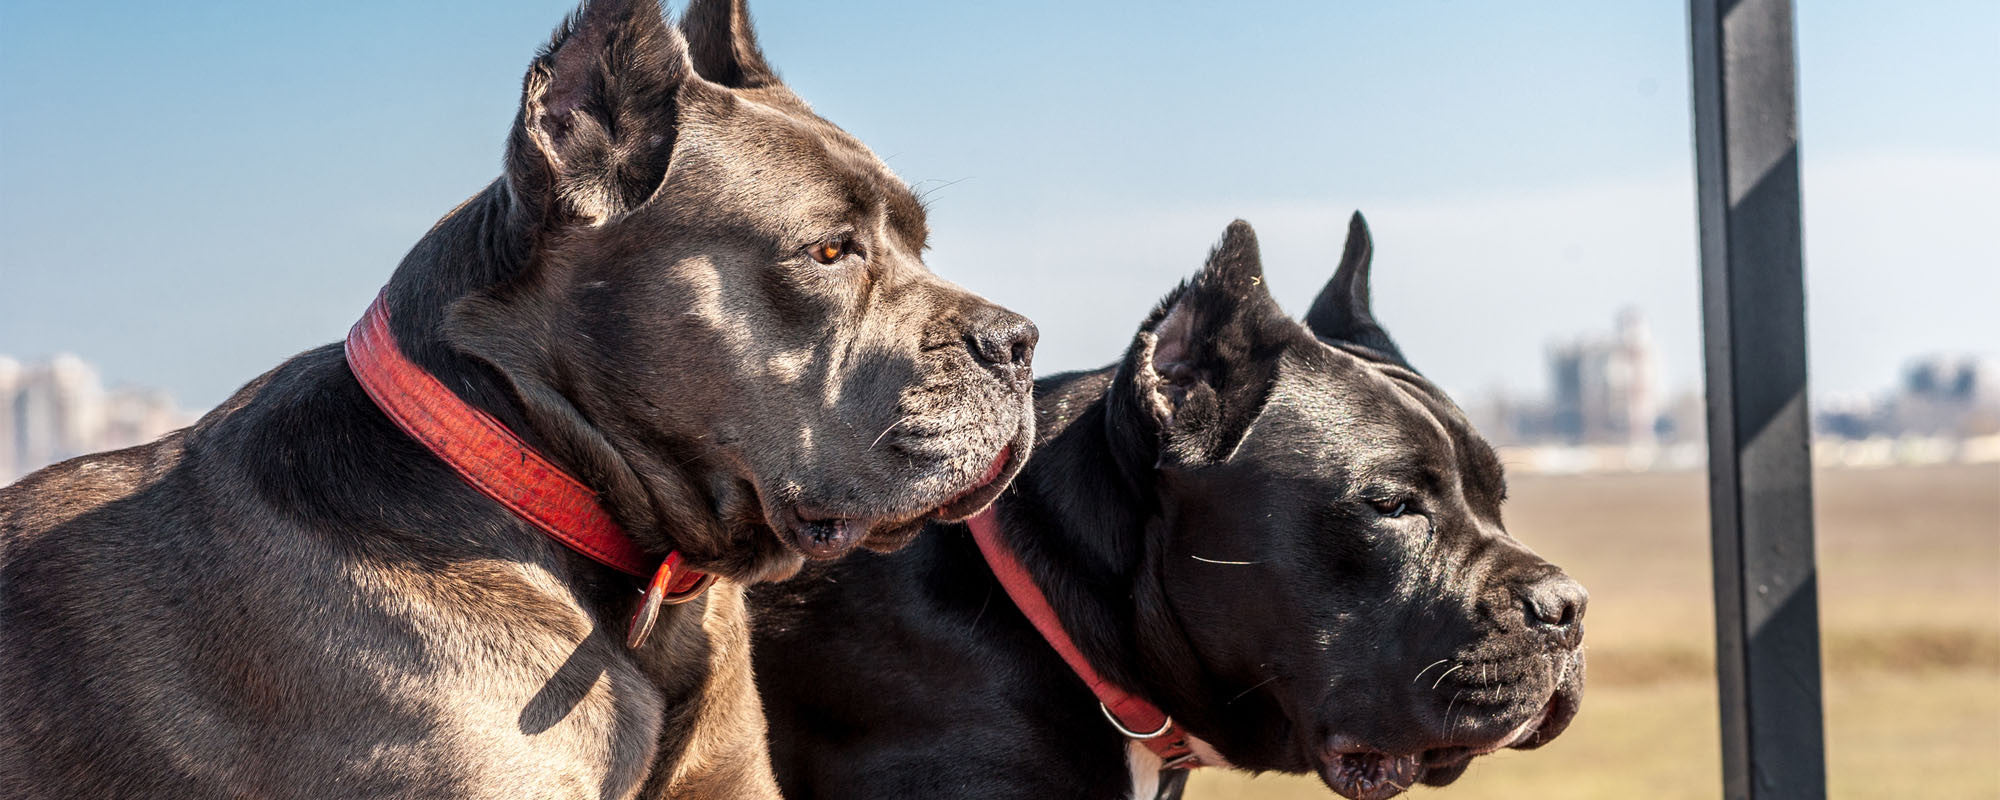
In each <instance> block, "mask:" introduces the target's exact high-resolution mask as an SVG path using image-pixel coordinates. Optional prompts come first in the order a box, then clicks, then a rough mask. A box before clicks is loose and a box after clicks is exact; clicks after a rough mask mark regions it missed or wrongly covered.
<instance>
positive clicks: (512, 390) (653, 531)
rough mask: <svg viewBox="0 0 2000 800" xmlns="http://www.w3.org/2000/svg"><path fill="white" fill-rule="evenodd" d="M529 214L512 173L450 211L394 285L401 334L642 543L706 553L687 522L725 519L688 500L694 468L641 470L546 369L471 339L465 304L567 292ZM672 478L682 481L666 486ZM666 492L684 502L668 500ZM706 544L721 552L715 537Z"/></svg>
mask: <svg viewBox="0 0 2000 800" xmlns="http://www.w3.org/2000/svg"><path fill="white" fill-rule="evenodd" d="M525 217H526V213H525V212H524V210H523V209H522V207H521V204H520V203H519V201H518V200H517V199H516V198H515V197H514V195H513V193H512V191H511V190H510V189H509V188H508V185H507V182H506V181H505V179H502V180H498V181H495V182H494V183H492V184H491V185H489V186H488V187H487V188H486V189H485V190H484V191H482V192H480V193H479V194H477V195H474V196H473V197H472V198H471V199H468V200H466V201H465V202H464V203H462V204H460V205H459V207H458V208H456V209H453V210H452V211H451V213H449V214H447V215H445V217H444V218H443V219H442V220H439V222H438V223H437V224H436V225H435V226H433V227H432V229H431V230H430V232H429V233H427V234H426V235H425V236H424V237H423V239H421V240H420V241H418V243H417V245H416V246H415V247H413V248H412V249H411V251H410V253H409V255H407V256H406V257H404V259H403V262H402V264H401V266H399V267H398V268H397V270H396V273H395V275H394V276H392V277H391V278H390V280H389V283H388V286H387V287H386V288H385V290H384V301H385V302H386V304H387V306H388V309H389V318H390V327H391V330H392V331H393V332H394V334H395V337H396V340H397V342H398V343H399V344H400V345H401V349H402V351H403V353H404V354H405V355H406V356H408V357H409V359H410V360H411V361H412V362H415V363H416V364H417V365H418V366H419V367H421V368H423V369H424V371H426V372H428V373H430V374H431V375H432V376H433V377H435V378H437V379H438V381H439V382H440V383H442V384H444V385H445V386H446V387H448V388H449V389H451V390H452V391H453V392H454V393H455V394H457V395H458V396H459V397H460V398H461V399H463V400H464V401H465V402H466V403H467V404H469V405H471V406H472V407H473V408H476V409H479V410H480V411H483V412H486V413H487V414H490V415H492V416H493V418H494V419H497V420H499V421H500V422H501V423H502V424H503V425H505V426H507V428H508V429H509V430H511V431H513V432H514V433H515V434H516V435H518V436H520V437H521V438H522V439H523V440H524V441H526V442H527V443H528V444H529V445H530V446H532V447H534V448H535V450H536V451H537V452H539V453H541V454H542V455H543V456H544V457H546V458H548V459H549V460H550V461H552V462H554V463H555V464H556V465H557V466H559V467H561V468H562V469H563V470H564V471H565V472H567V473H569V474H570V475H572V476H575V477H577V478H578V479H580V480H581V481H583V482H584V483H585V484H586V485H588V486H590V487H591V488H592V489H593V490H594V491H596V492H597V494H598V500H599V502H600V503H601V504H602V505H603V506H604V507H605V509H606V510H607V511H608V512H610V514H611V516H612V517H613V518H614V519H615V520H617V522H618V523H619V524H620V525H621V526H622V527H623V528H624V529H625V531H626V532H627V533H628V534H629V535H631V536H632V537H633V538H634V539H635V540H636V541H637V542H638V543H639V544H640V546H641V547H642V548H644V549H646V550H648V551H651V552H658V553H662V554H664V553H665V552H667V551H669V550H677V549H678V550H681V551H683V552H684V553H685V554H687V555H689V556H691V557H696V558H700V557H702V556H704V555H709V554H708V553H706V552H700V551H690V550H689V549H688V546H687V545H688V544H690V543H689V542H687V541H683V540H681V537H677V536H676V532H677V531H689V530H697V529H700V530H715V529H719V528H721V527H722V522H721V521H720V520H719V519H717V518H716V517H715V515H714V514H713V513H712V509H708V508H707V507H706V505H704V504H698V503H689V502H685V498H687V497H690V496H695V497H698V496H700V494H701V492H700V491H699V490H698V489H697V488H695V487H694V486H693V485H692V484H693V477H692V476H691V475H674V476H668V477H666V478H661V477H659V476H656V477H655V480H654V483H651V484H649V483H648V482H647V481H646V480H643V479H641V478H640V477H639V476H638V475H637V474H635V473H634V471H633V469H632V467H631V465H630V464H629V463H627V462H626V461H625V459H624V457H623V456H622V454H620V453H619V452H618V451H617V450H616V448H614V447H613V446H612V445H611V443H610V442H608V441H607V440H606V439H605V437H604V436H603V434H602V433H601V432H600V431H598V430H596V429H595V428H594V427H593V426H592V425H591V424H590V423H589V421H587V420H586V419H585V418H584V416H583V414H581V413H580V412H578V411H577V410H576V409H575V408H574V407H572V406H571V405H570V404H569V401H568V400H567V399H566V398H565V397H563V395H562V393H561V391H560V390H559V389H557V388H556V387H552V386H550V385H548V384H546V383H543V382H541V380H540V378H539V376H532V375H519V374H516V375H510V374H508V373H507V372H506V371H505V368H504V367H502V366H501V365H500V364H499V363H496V362H495V361H494V360H492V359H488V358H483V357H482V356H481V355H480V349H479V347H478V346H477V340H476V335H474V340H472V341H468V340H467V338H466V337H467V336H468V335H469V334H468V333H467V332H466V331H464V330H462V329H461V328H463V327H464V326H462V325H459V324H458V323H459V322H460V321H461V319H460V318H461V317H462V316H463V315H462V314H459V313H458V311H459V308H460V306H461V305H462V304H464V303H466V302H467V301H468V300H475V301H491V300H492V299H494V298H499V297H506V296H510V295H513V294H519V293H533V292H555V293H557V294H559V293H560V290H559V289H552V288H551V287H548V286H544V285H542V283H541V282H544V281H548V280H551V278H550V277H549V276H547V275H542V274H538V272H537V271H536V270H535V269H534V261H535V259H536V253H537V252H538V250H539V249H540V248H542V247H543V245H544V243H545V242H544V240H545V238H546V237H547V236H548V235H550V234H546V233H536V232H534V231H535V230H536V229H534V228H533V227H532V225H531V223H529V222H527V221H525ZM488 304H489V305H491V303H490V302H488ZM545 366H546V365H545ZM531 371H533V372H539V373H555V372H560V370H556V369H546V370H543V369H536V370H531ZM673 455H674V458H673V459H671V461H672V462H673V463H678V464H700V463H702V462H703V461H704V459H703V457H702V456H703V454H701V453H694V452H689V453H678V452H677V453H675V454H673ZM661 480H667V481H670V482H673V483H675V485H672V486H661V485H655V484H657V483H658V482H659V481H661ZM666 496H671V497H673V498H676V499H679V500H681V502H672V501H669V500H666V499H663V497H666ZM690 515H694V516H698V517H700V518H690ZM711 538H713V537H711ZM707 549H714V548H713V545H712V543H711V544H710V546H709V548H707Z"/></svg>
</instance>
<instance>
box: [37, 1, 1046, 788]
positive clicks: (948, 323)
mask: <svg viewBox="0 0 2000 800" xmlns="http://www.w3.org/2000/svg"><path fill="white" fill-rule="evenodd" d="M924 248H925V216H924V210H923V208H922V207H921V206H920V205H919V204H918V202H917V200H916V198H915V197H914V196H913V195H912V194H911V192H910V190H909V188H908V187H907V186H906V185H905V184H904V183H903V182H901V181H900V180H898V179H897V178H896V177H894V176H893V175H892V174H891V173H890V172H889V170H888V169H887V168H886V167H885V166H884V165H883V164H882V162H881V161H879V160H878V159H877V158H876V157H875V156H874V155H873V154H872V153H871V152H870V151H869V150H868V149H867V148H865V147H863V146H862V145H861V144H860V143H859V142H857V141H855V140H854V139H853V138H851V137H850V136H848V135H847V134H846V133H844V132H842V131H841V130H840V129H839V128H836V127H834V126H833V124H831V123H829V122H827V121H826V120H824V119H821V118H820V117H819V116H817V115H815V114H814V113H813V111H812V110H811V109H810V108H809V107H808V106H807V105H806V104H805V103H804V102H802V101H801V100H800V99H799V98H798V97H796V96H794V95H793V94H792V92H791V91H790V90H788V89H787V88H786V87H785V85H784V84H782V83H780V82H779V80H778V78H777V76H776V75H775V74H774V73H773V72H772V71H771V69H770V67H769V66H767V65H766V63H765V61H764V59H763V57H762V56H761V55H760V53H759V50H758V47H757V44H756V41H755V38H754V36H753V35H752V32H751V30H750V28H749V26H748V18H747V16H746V12H745V10H744V8H743V3H742V2H741V0H695V2H693V4H692V6H691V7H690V8H689V9H688V10H687V12H686V14H685V15H684V16H683V19H682V21H681V23H680V24H679V25H678V26H674V25H672V24H670V23H669V22H668V21H667V20H666V19H665V17H664V16H663V14H662V12H661V9H660V7H659V6H658V4H657V2H656V0H593V1H592V2H590V3H588V4H587V5H586V6H585V7H583V8H582V9H580V10H579V11H578V12H577V13H576V14H574V15H572V16H571V18H570V19H569V20H568V21H567V22H566V23H565V24H564V25H563V26H562V27H561V28H560V30H559V31H558V32H557V33H556V35H555V37H554V39H553V40H552V41H551V42H550V43H549V44H548V45H547V47H546V48H545V49H544V50H543V51H542V52H541V53H540V55H539V56H538V57H537V58H536V59H535V60H534V61H533V63H532V65H531V66H530V67H529V70H528V74H527V77H526V79H525V81H524V87H523V95H522V104H521V107H520V109H519V112H518V114H517V117H516V120H515V123H514V126H513V130H512V133H511V135H510V137H509V138H508V141H507V148H506V161H505V172H504V176H503V177H501V178H500V179H498V180H496V181H495V182H494V183H493V184H491V185H490V186H488V187H487V188H486V189H485V190H483V191H481V192H480V193H478V194H477V195H475V196H474V197H472V198H471V199H470V200H468V201H466V202H465V203H464V204H463V205H461V206H459V207H458V208H457V209H456V210H454V211H452V212H451V213H450V214H448V215H447V216H445V217H444V219H443V220H442V221H440V222H438V223H437V225H436V226H435V227H434V228H433V229H432V230H431V231H430V233H429V234H428V235H426V236H425V237H423V239H422V240H421V241H419V242H418V243H417V244H416V246H415V248H414V249H413V250H412V251H411V252H410V254H409V255H408V256H407V257H406V258H405V259H404V261H403V262H402V264H401V266H400V267H399V268H398V269H397V270H396V272H395V274H394V276H393V278H392V279H391V280H390V282H389V284H388V286H387V288H386V290H385V291H384V292H383V295H382V299H381V300H380V301H379V305H378V307H379V308H381V309H382V310H383V311H384V312H385V313H386V316H387V320H388V329H389V331H391V332H392V333H393V340H392V345H391V346H392V347H394V348H396V349H397V351H398V352H399V353H400V356H399V357H401V358H403V359H404V360H405V361H406V362H408V363H413V364H414V365H415V366H416V367H418V368H420V369H421V373H425V374H428V375H429V376H432V377H434V378H435V379H436V383H438V384H441V387H439V389H438V391H439V392H441V393H444V394H451V395H455V397H456V399H448V402H446V403H445V405H450V404H452V403H457V404H458V406H457V407H465V406H469V407H470V410H476V412H477V414H474V415H472V416H478V415H486V416H489V417H490V418H491V419H490V420H489V421H497V422H496V423H495V424H497V425H504V428H505V429H510V430H511V431H512V432H513V434H515V435H517V436H518V437H519V440H524V441H525V445H524V447H525V448H528V449H523V450H521V451H520V454H521V459H522V463H523V464H527V463H528V461H527V459H528V455H529V453H530V452H532V453H535V454H538V456H537V461H538V462H539V461H540V460H541V459H545V460H546V461H547V462H548V463H549V464H552V465H553V469H556V470H559V471H560V472H561V473H567V474H568V476H572V477H573V478H574V479H575V481H576V482H577V483H578V484H579V489H578V490H577V491H579V492H582V493H583V495H582V496H583V497H585V499H586V505H590V503H589V502H588V500H589V498H590V496H591V495H594V496H595V505H596V506H601V509H602V512H603V513H604V514H605V515H608V517H609V519H610V520H612V521H613V522H615V524H616V527H617V528H619V529H622V530H623V532H624V534H625V535H626V536H627V537H628V538H629V540H630V544H631V545H633V546H634V547H636V549H637V552H642V553H647V554H651V557H652V558H653V559H654V560H655V561H657V560H659V559H660V557H661V555H662V554H666V553H669V552H675V553H678V554H679V555H680V558H682V559H684V560H685V566H687V567H691V568H693V569H695V570H701V571H705V572H707V573H710V574H713V575H718V576H720V577H721V579H722V580H721V581H720V582H719V583H717V584H716V585H714V586H713V587H712V589H710V590H709V591H708V592H706V593H705V594H700V595H697V596H695V599H694V600H693V601H692V602H688V603H687V604H685V605H675V606H669V607H667V608H665V609H664V610H662V611H660V612H659V616H658V617H657V624H656V626H655V627H654V628H653V632H652V634H651V636H650V637H646V638H645V639H644V641H643V645H642V646H641V647H638V648H637V649H628V648H627V646H626V644H625V637H626V634H627V633H628V631H627V620H628V619H631V618H632V615H633V613H634V608H635V606H636V605H637V604H638V603H639V599H640V597H641V594H640V592H639V591H638V589H639V586H638V585H637V584H636V582H635V581H634V579H632V578H631V577H628V576H627V575H625V574H621V573H619V572H615V571H613V570H612V569H609V568H607V567H605V566H602V565H600V564H599V563H598V561H596V560H593V559H592V558H586V557H585V556H583V555H581V554H579V553H578V552H573V551H572V550H570V549H568V548H566V547H564V546H563V545H561V544H559V543H557V542H556V541H554V540H552V538H551V536H549V535H544V532H543V530H542V529H541V528H538V527H535V526H532V525H530V524H529V522H528V520H527V519H526V517H525V516H523V515H517V514H515V513H512V512H510V508H513V506H503V504H502V503H501V502H498V501H497V498H496V497H490V496H489V494H488V493H486V492H485V491H483V490H482V489H475V488H474V487H473V486H472V485H470V484H469V483H468V482H467V480H461V477H460V474H458V473H459V467H461V466H462V465H461V464H460V463H459V462H456V461H452V462H450V463H447V460H446V459H445V457H444V456H443V454H444V453H445V452H446V450H441V449H439V448H437V447H431V446H428V445H427V444H426V443H422V442H420V441H419V440H418V439H417V438H413V436H412V435H406V434H405V433H404V430H403V429H401V428H399V424H401V423H402V422H403V421H404V418H403V417H397V418H396V424H392V420H391V419H390V418H389V417H388V416H387V415H385V411H384V410H385V409H387V408H389V406H388V405H381V404H379V402H373V401H371V397H372V395H371V394H369V393H364V386H363V385H362V384H361V383H360V380H363V379H365V376H364V378H360V379H358V378H357V376H358V375H362V373H363V372H365V371H360V368H359V367H358V366H351V365H352V364H353V363H354V362H352V361H350V360H348V359H344V358H343V351H342V349H341V348H340V347H339V346H328V347H323V348H319V349H316V350H312V351H308V352H306V353H304V354H302V355H299V356H297V357H295V358H293V359H292V360H290V361H288V362H286V363H284V364H283V365H281V366H279V367H277V368H276V369H274V370H272V371H271V372H269V373H267V374H265V375H264V376H262V377H260V378H258V379H256V380H255V381H253V382H251V383H250V384H249V385H247V386H245V387H244V388H243V389H242V390H241V391H239V392H238V393H237V394H236V395H235V396H234V397H233V398H232V399H230V400H229V401H228V402H226V403H225V404H224V405H222V406H221V407H220V408H217V409H216V410H214V411H213V412H211V413H209V414H208V415H206V416H205V417H203V418H202V419H201V420H200V421H199V422H197V423H196V424H195V425H194V426H192V427H190V428H188V429H186V430H183V431H180V432H177V433H174V434H171V435H169V436H167V437H165V438H163V439H162V440H160V441H158V442H156V443H153V444H150V445H146V446H142V447H138V448H133V449H129V450H124V451H121V452H116V453H108V454H102V455H96V456H87V457H83V458H79V459H75V460H72V461H68V462H66V463H63V464H59V465H57V466H54V467H50V468H48V469H45V470H43V471H41V472H38V473H36V474H34V475H31V476H29V477H27V478H25V479H23V480H22V481H20V482H19V483H16V484H15V485H13V486H11V487H7V488H6V489H5V490H4V491H0V797H8V798H24V799H25V798H77V797H148V796H151V797H260V798H285V797H341V798H356V797H426V798H429V797H494V798H521V797H535V798H550V797H577V798H585V797H587V798H626V797H635V796H645V797H661V796H672V797H776V796H777V786H776V783H775V781H774V780H773V777H772V774H771V769H770V764H769V760H768V751H767V749H766V746H765V741H764V723H763V720H762V715H761V710H760V708H759V703H758V698H757V695H756V692H755V685H754V683H753V679H752V675H751V673H750V667H749V662H748V658H749V655H750V652H749V638H748V625H747V622H746V620H745V608H744V601H743V588H742V586H743V584H745V583H749V582H754V581H759V580H768V579H772V578H776V577H782V576H785V575H788V574H790V573H792V572H794V571H796V570H797V569H798V567H799V566H800V565H801V564H803V563H804V562H805V560H806V559H830V558H833V557H836V556H840V555H842V554H843V553H844V552H846V551H848V550H849V549H851V548H853V547H855V546H857V545H859V546H862V547H866V548H869V549H892V548H894V547H897V546H900V545H902V544H905V543H906V542H907V541H908V540H909V539H910V538H911V536H912V534H914V533H915V532H917V531H918V530H920V529H921V528H922V527H923V523H924V521H925V520H926V519H932V518H939V519H951V518H959V517H963V516H965V515H967V514H970V513H972V512H974V511H976V510H978V509H980V508H982V507H984V506H985V504H987V503H988V502H989V501H990V500H991V499H992V498H993V497H994V496H995V495H996V494H998V493H999V491H1000V490H1001V488H1002V487H1003V486H1004V485H1005V483H1006V481H1007V480H1009V479H1011V477H1012V474H1011V473H1012V470H1013V469H1014V468H1015V467H1014V465H1015V464H1017V463H1019V462H1020V461H1021V460H1022V459H1024V458H1025V456H1026V452H1027V447H1028V444H1029V443H1030V440H1031V439H1032V436H1033V434H1032V430H1033V409H1032V405H1031V399H1030V393H1031V391H1030V390H1031V388H1032V387H1031V386H1030V383H1029V382H1030V381H1031V376H1030V374H1029V359H1030V356H1031V352H1032V349H1033V346H1034V343H1035V332H1034V328H1033V326H1032V325H1030V324H1029V323H1028V321H1027V320H1025V319H1024V318H1022V317H1020V316H1017V315H1015V314H1013V313H1011V312H1009V311H1006V310H1004V309H1002V308H999V307H997V306H995V305H992V304H990V303H988V302H986V301H985V300H982V299H980V298H979V297H976V296H974V295H972V294H970V293H968V292H966V291H965V290H963V289H960V288H958V287H955V286H953V285H952V284H950V283H947V282H945V281H944V280H941V279H940V278H938V277H936V276H934V275H932V274H931V273H930V272H929V271H928V270H927V269H926V267H925V265H924V263H923V260H922V252H923V250H924ZM357 311H358V309H357ZM371 318H372V317H371ZM351 358H353V356H352V355H351V354H350V355H349V359H351ZM368 388H369V391H370V392H372V391H373V385H372V384H369V385H368ZM438 399H439V398H438V397H430V398H427V399H426V402H429V401H431V400H438ZM453 452H455V451H453ZM489 466H491V467H492V468H493V469H495V470H501V471H503V472H505V471H506V470H507V469H509V468H510V464H508V463H498V464H493V465H489ZM507 474H512V473H507ZM543 477H547V476H546V475H544V476H543ZM469 479H470V476H468V480H469ZM570 510H572V511H573V510H574V509H570ZM829 633H830V634H831V633H833V632H829ZM798 666H801V667H802V668H809V666H810V665H798Z"/></svg>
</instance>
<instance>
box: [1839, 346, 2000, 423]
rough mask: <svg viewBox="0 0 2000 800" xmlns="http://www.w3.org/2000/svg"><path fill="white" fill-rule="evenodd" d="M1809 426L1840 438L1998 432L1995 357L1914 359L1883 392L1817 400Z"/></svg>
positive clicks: (1999, 375)
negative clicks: (1875, 394) (1901, 376)
mask: <svg viewBox="0 0 2000 800" xmlns="http://www.w3.org/2000/svg"><path fill="white" fill-rule="evenodd" d="M1813 426H1814V428H1815V429H1816V431H1817V432H1818V433H1819V434H1820V435H1822V436H1831V437H1834V438H1839V439H1870V438H1878V437H1901V436H1933V437H1944V438H1969V437H1975V436H1990V435H1993V434H2000V363H1996V362H1995V361H1994V360H1993V359H1991V358H1986V357H1981V356H1956V357H1951V356H1928V357H1925V358H1919V359H1915V360H1913V361H1911V362H1910V363H1909V365H1908V366H1906V367H1904V369H1903V378H1902V381H1901V382H1900V383H1898V384H1897V385H1896V388H1895V389H1894V390H1892V391H1890V392H1888V393H1886V394H1882V395H1878V396H1874V397H1866V396H1863V397H1852V396H1850V397H1836V398H1829V399H1827V400H1825V401H1822V402H1821V403H1819V404H1818V407H1817V409H1816V414H1815V415H1814V419H1813Z"/></svg>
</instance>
